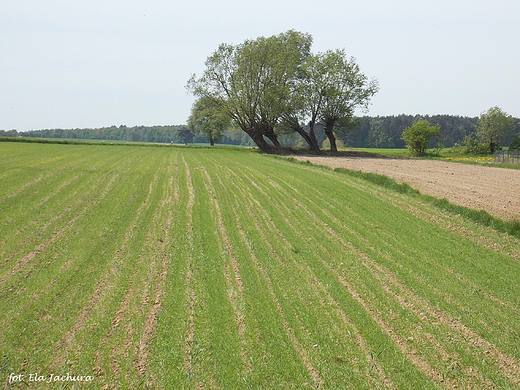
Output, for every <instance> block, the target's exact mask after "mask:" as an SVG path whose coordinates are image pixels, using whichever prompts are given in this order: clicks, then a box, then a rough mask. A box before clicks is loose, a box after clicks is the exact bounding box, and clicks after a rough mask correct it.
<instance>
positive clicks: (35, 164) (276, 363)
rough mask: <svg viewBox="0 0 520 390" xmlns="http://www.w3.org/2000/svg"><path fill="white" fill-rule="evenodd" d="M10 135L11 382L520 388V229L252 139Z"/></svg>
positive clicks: (5, 323) (6, 343)
mask: <svg viewBox="0 0 520 390" xmlns="http://www.w3.org/2000/svg"><path fill="white" fill-rule="evenodd" d="M1 146H2V149H1V152H2V154H4V156H6V157H9V158H7V159H6V158H3V159H2V161H3V162H2V163H0V164H2V165H1V166H0V167H1V168H0V178H2V179H5V181H4V183H6V185H4V186H2V187H1V188H0V199H1V200H2V202H0V207H1V209H0V214H1V216H2V226H1V227H0V229H1V233H2V234H3V235H0V240H3V241H2V246H1V249H0V255H1V256H0V292H1V295H0V300H1V302H2V307H3V308H5V310H3V311H2V314H1V316H0V324H1V326H2V328H3V329H5V332H3V334H2V335H0V348H1V355H2V361H1V362H0V370H1V373H2V375H3V377H4V379H6V381H5V382H4V387H7V388H9V386H15V384H9V383H8V381H7V378H8V377H9V373H29V372H40V373H42V374H46V375H48V374H50V373H55V374H58V373H59V374H62V373H66V372H69V373H74V374H76V375H93V377H94V380H93V382H92V383H91V384H88V385H87V384H83V385H85V387H90V388H103V387H105V388H144V387H145V386H146V387H147V388H168V389H169V388H223V389H227V388H351V389H373V388H394V389H406V388H409V389H417V388H421V389H423V388H424V389H428V388H431V389H436V388H443V387H459V388H460V387H468V388H475V389H478V388H493V387H495V388H511V389H512V388H515V387H517V386H519V385H520V383H519V382H518V378H519V375H518V374H519V372H520V371H519V370H520V369H519V368H518V367H519V364H520V350H519V348H518V345H519V343H518V341H519V339H520V310H519V309H518V308H519V307H520V298H519V296H518V294H516V286H517V285H518V283H519V282H520V252H519V251H518V249H517V248H518V240H517V239H516V238H513V237H511V236H507V235H503V234H501V233H499V232H497V231H495V230H492V229H489V228H486V227H483V226H482V225H480V224H472V223H470V222H468V221H466V220H463V219H462V218H461V217H456V216H453V215H450V214H448V213H445V212H443V211H441V210H439V209H438V208H436V207H434V206H432V204H431V203H428V202H425V201H424V200H423V199H421V198H419V197H415V196H409V194H405V193H399V192H395V191H389V190H388V189H385V188H383V187H381V186H378V185H374V184H372V183H369V182H367V181H366V180H363V179H361V178H355V177H349V176H346V175H344V174H341V173H338V172H334V171H332V170H327V169H321V168H319V167H314V166H308V165H301V164H294V163H291V162H289V161H283V160H278V159H272V158H269V157H266V156H262V155H260V154H257V153H255V152H251V151H239V150H224V149H217V150H211V149H203V150H198V149H193V148H154V147H149V148H144V147H139V148H132V147H128V146H125V147H117V146H114V147H111V148H106V147H102V146H79V145H33V144H25V145H23V144H9V143H5V144H3V145H1ZM4 146H5V148H4ZM21 202H23V203H24V205H23V206H19V205H20V203H21ZM515 248H516V249H515ZM27 384H28V385H29V386H33V387H34V386H35V384H32V383H27ZM35 388H36V387H35ZM56 388H58V387H56Z"/></svg>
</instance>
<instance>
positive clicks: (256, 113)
mask: <svg viewBox="0 0 520 390" xmlns="http://www.w3.org/2000/svg"><path fill="white" fill-rule="evenodd" d="M311 44H312V37H311V36H310V35H308V34H303V33H300V32H297V31H294V30H290V31H287V32H285V33H282V34H279V35H274V36H271V37H267V38H265V37H260V38H257V39H254V40H246V41H245V42H244V43H242V44H240V45H236V46H233V45H228V44H221V45H220V46H219V48H218V49H217V50H216V51H215V52H214V53H213V54H212V55H211V56H210V57H209V58H208V59H207V60H206V70H205V71H204V73H203V74H202V76H200V77H197V76H196V75H193V76H192V77H191V79H190V80H189V81H188V85H187V88H188V90H190V91H191V92H192V93H193V94H194V95H195V96H197V97H198V98H205V99H209V100H211V101H213V103H214V104H215V105H216V106H218V107H219V109H220V110H221V112H223V113H225V115H227V116H229V118H231V120H232V121H233V122H234V123H235V124H236V125H238V126H239V127H240V128H241V129H242V130H243V131H244V132H246V133H247V134H248V135H249V136H250V137H251V138H252V139H253V141H254V142H255V143H256V145H258V147H259V148H260V149H261V150H262V151H264V152H272V151H273V150H274V149H276V148H277V147H279V146H280V143H279V141H278V137H277V135H276V133H275V126H276V124H277V123H278V122H279V120H280V118H281V116H282V115H283V113H284V112H287V111H288V110H289V107H290V105H291V95H292V94H293V93H294V86H295V80H296V79H297V76H298V71H299V68H300V66H301V64H302V63H303V62H304V61H305V60H306V59H307V57H308V56H309V55H310V47H311ZM267 140H270V141H271V142H270V143H269V142H268V141H267Z"/></svg>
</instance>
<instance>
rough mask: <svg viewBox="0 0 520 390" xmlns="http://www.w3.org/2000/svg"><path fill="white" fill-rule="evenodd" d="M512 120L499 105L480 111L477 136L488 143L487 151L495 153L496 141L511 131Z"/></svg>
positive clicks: (512, 126)
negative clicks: (483, 111)
mask: <svg viewBox="0 0 520 390" xmlns="http://www.w3.org/2000/svg"><path fill="white" fill-rule="evenodd" d="M513 128H514V121H513V118H512V117H511V116H510V115H507V113H506V112H504V111H502V110H501V109H500V108H499V107H491V108H490V109H489V110H487V111H486V112H485V113H482V114H481V115H480V117H479V119H478V124H477V138H478V139H479V140H480V141H482V142H485V143H487V144H488V145H489V151H490V152H491V153H495V150H496V149H497V147H498V146H499V144H498V141H499V140H500V139H501V138H503V137H506V136H507V135H509V134H510V133H511V131H512V130H513Z"/></svg>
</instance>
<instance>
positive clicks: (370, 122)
mask: <svg viewBox="0 0 520 390" xmlns="http://www.w3.org/2000/svg"><path fill="white" fill-rule="evenodd" d="M513 119H514V126H515V129H514V131H513V132H512V133H513V134H512V135H510V136H507V137H505V138H504V139H503V140H501V146H508V145H509V144H510V143H511V142H512V140H513V138H514V136H515V134H519V133H520V119H518V118H513ZM420 120H427V121H428V122H429V123H431V124H432V125H440V131H441V138H442V139H443V145H444V147H452V146H457V145H461V146H463V145H464V141H465V139H466V137H468V136H470V137H473V138H475V134H476V130H477V124H478V120H479V118H478V117H465V116H456V115H406V114H401V115H390V116H363V117H354V118H353V122H355V123H356V124H357V126H356V127H354V128H352V129H351V131H350V132H344V133H340V135H339V137H338V138H339V140H340V143H342V144H343V145H345V146H348V147H359V148H361V147H363V148H404V147H405V146H406V145H405V141H404V140H403V138H402V134H403V130H404V129H405V128H407V127H410V126H412V125H413V124H414V123H416V122H418V121H420ZM314 130H315V137H316V141H317V143H318V145H319V147H320V148H323V147H324V146H325V145H324V144H327V141H326V140H327V136H326V134H325V129H324V126H322V124H321V123H317V125H315V128H314ZM306 131H309V130H308V128H307V130H306ZM0 136H3V137H17V136H23V137H37V138H66V139H85V140H106V141H126V142H155V143H206V142H209V141H210V140H209V136H208V134H206V133H197V132H193V131H190V130H189V127H188V125H167V126H133V127H130V126H125V125H121V126H110V127H102V128H76V129H45V130H32V131H22V132H19V131H16V130H0ZM278 138H279V142H280V144H281V145H284V146H287V147H294V148H299V147H302V148H303V147H306V142H305V140H304V139H303V138H302V137H301V136H299V134H297V133H289V134H287V133H286V134H281V135H279V137H278ZM214 142H215V141H214ZM216 142H218V143H220V144H228V145H242V146H254V142H253V141H252V139H251V138H250V137H249V136H248V135H247V134H246V133H244V132H243V131H242V130H240V129H238V128H236V127H233V126H227V127H226V128H225V129H224V130H223V132H222V135H221V138H220V139H219V140H218V141H216Z"/></svg>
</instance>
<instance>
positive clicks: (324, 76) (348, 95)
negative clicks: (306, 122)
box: [309, 50, 379, 152]
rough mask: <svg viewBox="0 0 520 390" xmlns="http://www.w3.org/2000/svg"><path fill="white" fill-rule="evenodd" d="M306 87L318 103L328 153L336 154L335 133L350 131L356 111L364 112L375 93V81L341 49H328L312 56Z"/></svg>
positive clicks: (377, 87) (376, 89) (376, 87)
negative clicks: (328, 146)
mask: <svg viewBox="0 0 520 390" xmlns="http://www.w3.org/2000/svg"><path fill="white" fill-rule="evenodd" d="M310 68H311V69H312V72H311V73H310V74H311V78H310V81H309V82H310V85H311V86H312V90H313V91H314V94H315V95H316V98H315V100H317V101H319V105H317V106H316V116H317V118H319V120H320V121H321V122H322V123H323V125H324V127H325V134H326V135H327V138H328V139H329V141H330V150H331V151H334V152H335V151H337V146H336V137H335V134H334V133H335V132H340V131H350V130H351V127H352V124H353V123H355V121H353V120H352V119H353V116H354V111H355V109H356V108H361V109H363V110H368V105H369V103H370V98H371V97H372V96H373V95H374V94H375V93H376V92H377V91H378V90H379V84H378V82H377V80H375V79H371V80H369V79H368V77H367V76H366V75H365V74H364V73H362V72H361V70H360V67H359V65H358V64H357V63H356V60H355V59H354V58H353V57H350V58H348V57H347V55H346V54H345V51H344V50H334V51H332V50H328V51H326V52H324V53H319V54H318V55H316V58H315V60H314V63H313V64H312V66H311V67H310Z"/></svg>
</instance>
